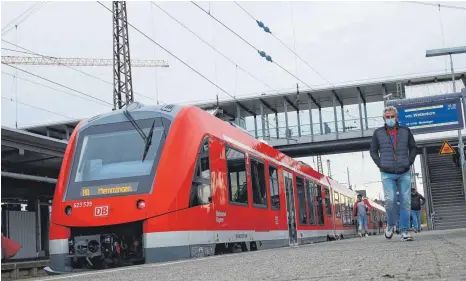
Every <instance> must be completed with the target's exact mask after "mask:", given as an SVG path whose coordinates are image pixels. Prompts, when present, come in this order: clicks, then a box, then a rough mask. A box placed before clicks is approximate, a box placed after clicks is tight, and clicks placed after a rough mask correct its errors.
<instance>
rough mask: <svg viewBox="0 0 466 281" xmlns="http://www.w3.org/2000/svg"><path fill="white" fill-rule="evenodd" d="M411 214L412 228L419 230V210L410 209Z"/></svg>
mask: <svg viewBox="0 0 466 281" xmlns="http://www.w3.org/2000/svg"><path fill="white" fill-rule="evenodd" d="M411 216H413V227H414V229H417V230H421V211H414V210H411Z"/></svg>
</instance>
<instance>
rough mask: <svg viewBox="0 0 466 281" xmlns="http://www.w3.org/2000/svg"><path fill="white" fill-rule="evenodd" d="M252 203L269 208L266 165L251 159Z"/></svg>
mask: <svg viewBox="0 0 466 281" xmlns="http://www.w3.org/2000/svg"><path fill="white" fill-rule="evenodd" d="M251 179H252V202H253V203H254V204H255V205H259V206H265V207H267V187H266V185H265V166H264V163H261V162H259V161H258V160H256V159H253V158H251Z"/></svg>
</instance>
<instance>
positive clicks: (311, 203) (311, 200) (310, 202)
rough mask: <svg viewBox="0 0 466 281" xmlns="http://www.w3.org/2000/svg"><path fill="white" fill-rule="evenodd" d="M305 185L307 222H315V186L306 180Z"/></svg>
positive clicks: (311, 223)
mask: <svg viewBox="0 0 466 281" xmlns="http://www.w3.org/2000/svg"><path fill="white" fill-rule="evenodd" d="M306 185H307V206H308V209H309V224H310V225H313V224H316V214H315V187H314V184H313V183H312V182H310V181H308V180H306Z"/></svg>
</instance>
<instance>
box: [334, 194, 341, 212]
mask: <svg viewBox="0 0 466 281" xmlns="http://www.w3.org/2000/svg"><path fill="white" fill-rule="evenodd" d="M333 198H334V200H335V202H334V204H335V214H336V217H337V218H339V217H341V213H340V193H338V192H335V193H334V195H333Z"/></svg>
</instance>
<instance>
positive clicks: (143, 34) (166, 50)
mask: <svg viewBox="0 0 466 281" xmlns="http://www.w3.org/2000/svg"><path fill="white" fill-rule="evenodd" d="M97 3H99V4H100V5H101V6H102V7H104V8H105V9H106V10H107V11H109V12H110V13H113V12H112V10H110V9H109V8H107V6H105V5H104V4H102V2H100V1H97ZM126 23H127V24H128V25H129V26H131V27H132V28H133V29H134V30H136V31H137V32H138V33H139V34H141V35H142V36H144V37H146V38H147V39H149V40H150V41H152V43H154V44H156V45H157V46H159V47H160V48H161V49H162V50H164V51H165V52H167V53H168V54H169V55H171V56H172V57H174V58H175V59H177V60H178V61H179V62H181V63H182V64H184V65H185V66H187V67H188V68H189V69H191V70H192V71H194V72H195V73H197V74H198V75H199V76H201V77H202V78H204V79H205V80H206V81H207V82H209V83H210V84H212V85H213V86H214V87H216V88H218V89H219V90H220V91H222V92H224V93H225V94H227V95H229V96H231V97H233V96H232V95H230V93H228V92H227V91H226V90H224V89H223V88H222V87H220V86H219V85H217V84H215V83H214V82H212V80H210V79H209V78H207V77H206V76H205V75H203V74H202V73H200V72H199V71H198V70H196V69H195V68H193V67H192V66H190V65H189V64H187V63H186V62H185V61H183V60H182V59H180V58H179V57H178V56H176V55H175V54H173V53H172V52H170V51H169V50H168V49H167V48H165V47H164V46H162V45H161V44H160V43H158V42H156V41H155V40H154V39H152V38H150V37H149V36H148V35H147V34H145V33H144V32H142V31H141V30H140V29H139V28H137V27H135V26H134V25H133V24H131V23H130V22H129V21H126Z"/></svg>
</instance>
